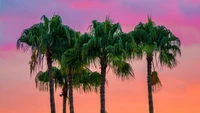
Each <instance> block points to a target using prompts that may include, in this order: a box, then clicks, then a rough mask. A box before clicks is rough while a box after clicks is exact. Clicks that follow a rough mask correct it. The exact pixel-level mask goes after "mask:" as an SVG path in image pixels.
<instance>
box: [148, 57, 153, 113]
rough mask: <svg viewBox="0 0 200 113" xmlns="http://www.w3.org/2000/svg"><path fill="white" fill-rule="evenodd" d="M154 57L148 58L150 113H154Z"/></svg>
mask: <svg viewBox="0 0 200 113" xmlns="http://www.w3.org/2000/svg"><path fill="white" fill-rule="evenodd" d="M151 68H152V56H150V57H147V74H148V75H147V84H148V100H149V113H154V110H153V96H152V77H151V71H152V69H151Z"/></svg>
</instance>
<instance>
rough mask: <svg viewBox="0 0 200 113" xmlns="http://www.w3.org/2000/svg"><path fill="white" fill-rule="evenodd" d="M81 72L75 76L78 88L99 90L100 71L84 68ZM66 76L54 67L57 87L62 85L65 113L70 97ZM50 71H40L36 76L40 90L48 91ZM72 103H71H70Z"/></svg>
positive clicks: (87, 90) (84, 90) (75, 85)
mask: <svg viewBox="0 0 200 113" xmlns="http://www.w3.org/2000/svg"><path fill="white" fill-rule="evenodd" d="M80 72H81V73H76V75H75V76H73V86H74V88H75V89H77V90H82V91H83V92H85V93H87V92H92V91H96V92H97V91H98V88H99V86H100V74H99V73H98V72H92V71H90V70H88V69H84V70H81V71H80ZM66 76H67V75H64V74H62V73H61V71H60V69H58V68H56V67H53V78H54V82H55V88H57V87H58V86H59V87H60V88H61V87H62V94H61V95H60V96H62V97H63V113H66V105H67V103H66V102H67V97H68V92H69V91H68V90H69V88H68V81H66ZM48 81H49V78H48V71H45V72H42V71H40V72H38V73H37V76H36V77H35V83H36V87H37V88H38V89H39V90H40V91H48V89H49V85H48ZM69 104H70V103H69Z"/></svg>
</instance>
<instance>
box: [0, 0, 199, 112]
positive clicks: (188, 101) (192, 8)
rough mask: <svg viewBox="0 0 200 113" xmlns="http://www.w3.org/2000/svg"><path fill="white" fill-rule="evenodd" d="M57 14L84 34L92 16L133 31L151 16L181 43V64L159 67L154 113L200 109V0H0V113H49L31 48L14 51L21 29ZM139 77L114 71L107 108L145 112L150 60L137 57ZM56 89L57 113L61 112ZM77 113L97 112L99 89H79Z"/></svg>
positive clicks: (47, 97)
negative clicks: (36, 77) (32, 64)
mask: <svg viewBox="0 0 200 113" xmlns="http://www.w3.org/2000/svg"><path fill="white" fill-rule="evenodd" d="M54 13H56V14H59V15H61V16H62V18H63V22H64V24H67V25H69V26H70V27H72V28H75V29H76V30H79V31H81V32H82V33H84V32H86V30H87V27H88V26H89V25H90V23H91V21H92V20H94V19H96V20H99V21H103V20H104V19H105V17H106V15H110V17H111V18H112V19H113V20H114V21H115V22H119V23H120V24H121V26H122V28H123V30H124V31H125V32H128V31H131V30H132V29H133V28H134V26H135V25H137V24H138V23H139V22H140V21H142V22H146V20H147V15H151V16H152V19H153V20H154V21H155V22H156V23H157V24H158V25H164V26H166V27H167V28H168V29H170V30H171V31H172V32H173V33H174V34H175V35H176V36H178V37H179V38H180V39H181V42H182V47H181V49H182V56H181V57H180V58H178V60H179V62H180V64H179V65H178V67H176V68H175V69H172V70H170V69H168V68H164V69H163V70H160V71H159V73H160V78H161V80H162V83H163V86H164V87H163V88H162V89H161V91H159V92H157V93H155V94H154V105H155V113H200V109H199V105H200V97H199V95H200V90H199V88H200V84H199V82H200V76H199V75H200V74H199V73H200V70H199V67H200V52H199V51H200V1H199V0H165V1H162V0H151V1H149V0H115V1H114V0H96V1H91V0H32V1H27V0H1V1H0V113H27V112H29V113H48V112H49V93H47V92H39V91H38V89H36V88H35V84H34V78H30V75H29V66H28V61H29V58H30V54H29V53H23V51H16V48H15V45H16V40H17V39H18V38H19V36H20V34H21V32H22V30H23V29H25V28H28V27H30V26H31V25H33V24H35V23H37V22H39V21H40V17H41V16H42V15H43V14H45V15H47V16H48V17H51V16H52V15H53V14H54ZM132 65H133V69H134V72H135V74H136V78H135V79H133V80H131V81H125V82H121V81H120V80H119V79H117V78H115V76H114V74H113V73H112V72H111V71H110V72H109V73H108V81H109V83H108V86H107V87H106V108H107V111H108V113H134V112H137V113H147V112H148V104H147V87H146V86H147V84H146V62H145V61H144V60H143V61H135V62H133V64H132ZM59 93H60V91H59V90H58V91H56V94H55V98H56V108H57V112H58V113H61V111H62V98H60V97H59ZM74 100H75V102H74V105H75V112H76V113H98V112H99V109H100V108H99V107H100V106H99V104H100V102H99V100H100V99H99V94H95V93H91V94H80V93H77V92H75V94H74Z"/></svg>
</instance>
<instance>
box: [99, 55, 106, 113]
mask: <svg viewBox="0 0 200 113" xmlns="http://www.w3.org/2000/svg"><path fill="white" fill-rule="evenodd" d="M100 62H101V86H100V100H101V103H100V104H101V110H100V112H101V113H106V108H105V81H106V68H107V64H106V59H105V58H101V61H100Z"/></svg>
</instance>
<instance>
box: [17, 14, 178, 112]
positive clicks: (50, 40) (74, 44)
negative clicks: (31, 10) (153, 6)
mask: <svg viewBox="0 0 200 113" xmlns="http://www.w3.org/2000/svg"><path fill="white" fill-rule="evenodd" d="M41 20H42V21H41V22H40V23H37V24H34V25H33V26H31V27H30V28H28V29H25V30H24V31H23V32H22V34H21V36H20V38H19V39H18V41H17V49H22V50H24V51H28V50H31V60H30V62H29V64H30V73H33V72H34V71H37V70H40V69H41V68H42V66H43V61H44V60H45V61H46V63H47V67H48V68H47V71H45V72H42V71H39V72H38V73H37V75H36V78H35V81H36V87H38V88H39V89H40V90H43V91H49V92H50V108H51V113H56V109H55V101H54V88H57V87H62V94H61V95H60V96H62V97H63V113H66V101H67V99H69V108H70V113H74V105H73V89H74V88H75V89H77V90H82V91H84V92H90V91H96V92H97V91H98V90H99V89H100V103H101V104H100V106H101V109H100V113H106V108H105V102H106V101H105V84H106V73H107V71H109V69H112V70H113V72H114V73H115V75H116V76H117V77H120V78H122V79H128V78H130V77H134V73H133V69H132V67H131V64H130V63H129V61H130V60H132V59H135V58H136V59H142V58H143V57H146V60H147V83H148V99H149V113H154V111H153V97H152V91H153V89H154V86H156V85H161V82H160V80H159V78H158V73H157V72H156V70H155V66H154V64H156V65H158V64H160V66H168V67H169V68H173V67H175V66H176V65H177V64H178V61H177V60H176V56H177V55H180V54H181V50H180V40H179V38H177V37H176V36H175V35H174V34H172V32H171V31H170V30H168V29H167V28H165V27H164V26H157V25H156V24H155V23H154V22H153V21H152V20H151V18H150V17H148V21H147V23H141V22H140V23H139V24H138V25H137V26H136V27H135V28H134V30H132V31H130V32H128V33H124V32H122V29H121V26H120V24H119V23H114V22H113V21H112V20H111V19H110V18H109V17H106V19H105V21H103V22H99V21H97V20H93V21H92V24H91V25H90V26H89V32H87V33H84V34H81V33H80V32H78V31H75V30H74V29H71V28H70V27H69V26H67V25H64V24H63V23H62V19H61V17H60V16H59V15H54V16H53V17H52V18H47V17H46V16H45V15H44V16H42V17H41ZM91 63H94V65H95V66H96V65H98V66H99V67H100V72H97V71H95V72H93V71H91V70H90V69H89V68H88V67H89V66H90V64H91ZM53 64H57V66H53ZM152 66H153V71H152Z"/></svg>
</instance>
